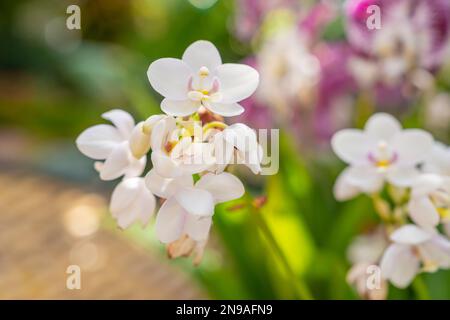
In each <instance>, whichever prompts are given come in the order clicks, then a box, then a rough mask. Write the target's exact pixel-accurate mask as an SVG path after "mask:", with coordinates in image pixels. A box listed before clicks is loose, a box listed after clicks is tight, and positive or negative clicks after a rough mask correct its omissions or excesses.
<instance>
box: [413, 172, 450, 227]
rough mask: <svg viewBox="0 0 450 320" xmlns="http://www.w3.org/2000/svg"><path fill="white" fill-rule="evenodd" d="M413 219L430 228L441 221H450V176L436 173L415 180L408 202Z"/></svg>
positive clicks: (418, 223)
mask: <svg viewBox="0 0 450 320" xmlns="http://www.w3.org/2000/svg"><path fill="white" fill-rule="evenodd" d="M408 210H409V215H410V217H411V219H412V220H413V221H414V223H416V224H417V225H419V226H421V227H424V228H427V227H428V228H429V227H436V226H437V225H438V224H439V222H440V221H441V219H442V221H444V222H450V177H445V176H440V175H436V174H423V175H420V176H419V177H418V178H417V179H416V180H415V182H414V184H413V187H412V190H411V198H410V200H409V203H408Z"/></svg>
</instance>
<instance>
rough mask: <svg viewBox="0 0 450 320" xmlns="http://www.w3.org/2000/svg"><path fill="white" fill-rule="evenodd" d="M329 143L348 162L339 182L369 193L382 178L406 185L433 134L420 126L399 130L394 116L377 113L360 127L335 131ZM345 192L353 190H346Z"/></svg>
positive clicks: (411, 178)
mask: <svg viewBox="0 0 450 320" xmlns="http://www.w3.org/2000/svg"><path fill="white" fill-rule="evenodd" d="M331 145H332V147H333V150H334V152H335V153H336V154H337V155H338V156H339V157H340V158H341V159H342V160H343V161H345V162H346V163H348V164H349V165H350V166H349V167H348V170H346V171H345V177H344V178H343V179H344V180H343V181H340V183H344V182H345V184H346V185H347V186H352V187H355V188H357V189H359V190H361V191H362V192H366V193H373V192H377V191H379V190H380V189H381V188H382V186H383V183H384V181H385V180H387V181H388V182H390V183H391V184H393V185H395V186H399V187H407V186H410V185H411V183H412V180H413V179H414V178H415V177H416V176H417V174H418V169H417V168H416V166H417V165H418V164H419V163H420V162H421V161H423V160H424V158H425V157H426V156H427V154H428V153H429V152H430V151H431V148H432V145H433V138H432V136H431V135H430V134H429V133H427V132H425V131H423V130H419V129H405V130H402V128H401V125H400V123H399V122H398V121H397V120H396V119H395V118H394V117H392V116H391V115H388V114H385V113H377V114H375V115H373V116H372V117H371V118H370V119H369V120H368V121H367V123H366V125H365V127H364V130H357V129H344V130H341V131H339V132H337V133H336V134H335V135H334V136H333V138H332V141H331ZM341 187H342V186H341ZM338 191H339V192H340V193H344V191H342V190H338ZM346 193H347V195H348V194H352V193H356V191H355V190H347V191H346Z"/></svg>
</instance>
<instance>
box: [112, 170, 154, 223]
mask: <svg viewBox="0 0 450 320" xmlns="http://www.w3.org/2000/svg"><path fill="white" fill-rule="evenodd" d="M143 180H144V179H142V178H131V179H126V180H124V181H122V182H121V183H120V184H119V185H118V186H117V187H116V188H115V189H114V192H113V195H112V198H111V205H110V209H111V213H112V215H113V217H115V218H116V219H117V223H118V225H119V226H120V227H121V228H127V227H129V226H130V225H131V224H132V223H134V222H136V221H138V220H139V221H141V223H142V224H143V225H146V224H147V223H148V221H149V220H150V218H151V216H152V215H153V212H154V210H155V205H156V200H155V197H154V196H153V194H151V192H150V191H149V190H148V189H147V188H146V187H145V184H144V181H143Z"/></svg>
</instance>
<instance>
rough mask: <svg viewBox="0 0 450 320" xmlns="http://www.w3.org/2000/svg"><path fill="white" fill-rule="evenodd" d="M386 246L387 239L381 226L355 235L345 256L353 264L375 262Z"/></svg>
mask: <svg viewBox="0 0 450 320" xmlns="http://www.w3.org/2000/svg"><path fill="white" fill-rule="evenodd" d="M387 246H388V239H387V236H386V233H385V230H384V229H383V228H377V229H376V230H374V231H373V232H371V233H368V234H364V235H360V236H358V237H356V238H355V239H354V240H353V241H352V243H351V244H350V246H349V248H348V250H347V256H348V259H349V260H350V262H352V263H353V264H358V263H368V264H377V263H378V261H379V260H380V258H381V256H382V255H383V252H384V250H385V249H386V247H387Z"/></svg>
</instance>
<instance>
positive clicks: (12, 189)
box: [0, 169, 205, 299]
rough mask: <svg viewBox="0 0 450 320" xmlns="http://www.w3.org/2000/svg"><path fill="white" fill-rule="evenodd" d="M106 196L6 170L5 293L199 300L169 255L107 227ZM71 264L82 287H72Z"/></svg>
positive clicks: (0, 193) (2, 205)
mask: <svg viewBox="0 0 450 320" xmlns="http://www.w3.org/2000/svg"><path fill="white" fill-rule="evenodd" d="M105 212H107V211H106V200H105V199H104V198H103V197H102V196H100V195H98V194H92V193H88V192H86V191H83V190H81V189H79V188H77V187H74V186H71V185H68V184H65V183H63V182H60V181H57V180H54V179H51V178H48V177H43V176H39V175H35V174H30V173H29V172H23V171H17V170H16V171H6V170H3V169H0V299H197V298H204V297H205V296H204V294H202V293H201V291H200V290H199V289H198V287H197V286H196V284H195V283H193V282H192V280H190V279H189V278H188V276H187V275H185V274H183V273H182V272H181V271H180V270H178V269H176V268H175V267H173V266H172V265H171V264H170V263H169V262H168V261H167V260H165V259H164V258H161V257H160V256H156V255H153V254H151V253H149V252H148V250H144V249H143V248H141V247H138V246H137V245H134V244H133V243H131V242H130V241H129V240H128V239H127V238H125V237H122V236H121V235H120V234H119V232H115V231H114V230H108V229H107V228H104V227H102V221H103V220H104V214H105ZM69 265H79V266H80V268H81V289H80V290H69V289H67V287H66V279H67V277H68V274H66V269H67V267H68V266H69Z"/></svg>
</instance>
